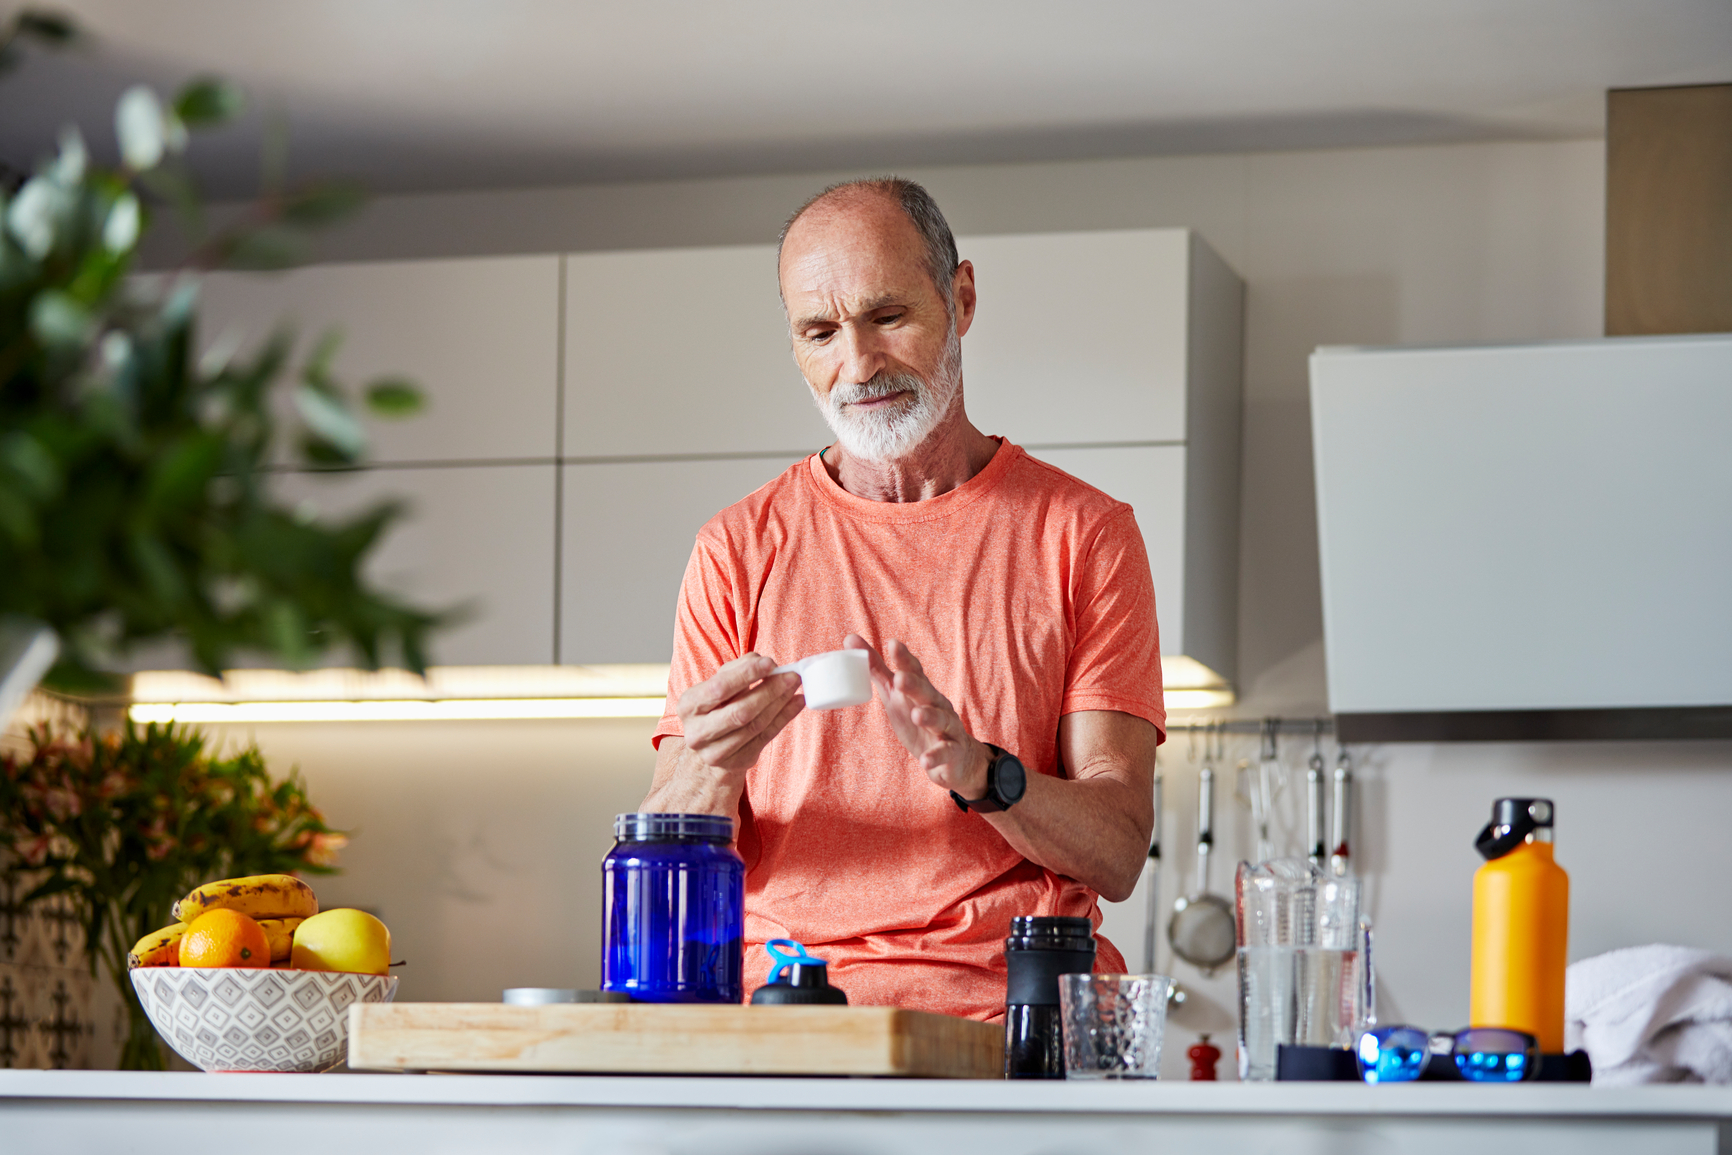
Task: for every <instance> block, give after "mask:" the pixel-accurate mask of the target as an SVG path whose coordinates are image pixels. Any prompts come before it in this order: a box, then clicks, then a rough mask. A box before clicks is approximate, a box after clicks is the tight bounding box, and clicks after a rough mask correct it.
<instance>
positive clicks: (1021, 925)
mask: <svg viewBox="0 0 1732 1155" xmlns="http://www.w3.org/2000/svg"><path fill="white" fill-rule="evenodd" d="M1004 949H1005V950H1067V951H1069V950H1074V951H1087V952H1088V953H1089V954H1091V955H1092V954H1093V953H1094V950H1095V928H1094V923H1093V922H1091V921H1089V920H1088V919H1086V918H1071V917H1069V916H1066V915H1043V914H1021V915H1017V916H1016V917H1015V918H1013V919H1011V920H1010V937H1008V938H1006V939H1005V940H1004Z"/></svg>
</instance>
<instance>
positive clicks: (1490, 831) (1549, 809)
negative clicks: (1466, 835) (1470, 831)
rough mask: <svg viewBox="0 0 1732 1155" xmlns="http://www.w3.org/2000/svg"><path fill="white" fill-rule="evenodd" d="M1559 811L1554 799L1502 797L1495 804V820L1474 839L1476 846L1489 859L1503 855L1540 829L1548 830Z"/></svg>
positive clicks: (1493, 813)
mask: <svg viewBox="0 0 1732 1155" xmlns="http://www.w3.org/2000/svg"><path fill="white" fill-rule="evenodd" d="M1556 816H1557V810H1556V808H1555V807H1553V806H1552V800H1551V799H1550V798H1499V799H1498V800H1497V801H1496V802H1494V803H1492V807H1491V821H1490V822H1488V823H1487V824H1486V826H1485V828H1484V829H1483V830H1481V831H1480V832H1479V837H1478V838H1476V839H1474V842H1473V846H1474V849H1475V850H1477V851H1479V852H1480V854H1482V855H1484V856H1485V857H1486V858H1487V859H1488V860H1489V859H1493V858H1502V857H1503V856H1504V855H1506V854H1508V853H1509V852H1510V851H1512V850H1514V849H1515V848H1516V847H1518V846H1520V845H1521V844H1522V843H1524V842H1526V841H1527V839H1528V835H1530V834H1533V833H1535V832H1536V831H1546V832H1548V833H1547V834H1546V835H1545V837H1546V838H1549V837H1550V833H1549V832H1550V831H1551V829H1552V823H1553V821H1554V820H1555V818H1556Z"/></svg>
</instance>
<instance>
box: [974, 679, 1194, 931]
mask: <svg viewBox="0 0 1732 1155" xmlns="http://www.w3.org/2000/svg"><path fill="white" fill-rule="evenodd" d="M1159 740H1160V734H1159V732H1158V731H1156V729H1155V727H1154V726H1153V725H1151V724H1150V723H1149V722H1147V721H1145V720H1144V719H1142V718H1138V717H1136V716H1134V715H1131V714H1124V713H1120V712H1119V711H1116V710H1083V711H1078V712H1076V713H1071V714H1066V715H1064V716H1063V717H1062V718H1060V719H1059V727H1058V748H1059V749H1058V753H1059V762H1060V764H1061V765H1063V766H1064V767H1065V772H1066V777H1065V778H1062V779H1061V778H1053V777H1050V776H1049V775H1046V774H1029V775H1028V788H1027V790H1026V792H1025V793H1024V794H1023V797H1022V801H1020V802H1018V803H1017V804H1016V805H1015V806H1012V807H1011V808H1010V809H1009V810H1004V811H1000V812H998V813H996V814H983V815H981V817H982V818H984V819H985V820H986V821H988V822H990V823H992V825H993V827H994V828H995V829H997V830H998V832H999V833H1000V834H1002V835H1003V836H1004V839H1005V841H1006V842H1009V843H1010V844H1011V845H1012V846H1014V847H1015V848H1016V849H1017V850H1019V851H1021V852H1022V854H1023V856H1024V857H1026V858H1028V859H1029V860H1030V861H1031V862H1038V863H1039V864H1040V865H1042V866H1044V867H1046V868H1047V869H1048V870H1051V871H1053V872H1054V873H1057V874H1063V875H1065V876H1067V877H1070V878H1074V879H1076V880H1077V881H1078V882H1080V883H1083V884H1084V885H1085V886H1089V887H1092V888H1093V889H1095V890H1096V891H1099V892H1100V895H1101V897H1102V898H1105V899H1107V900H1108V901H1109V902H1122V901H1124V900H1125V899H1126V898H1128V897H1130V893H1131V891H1132V890H1133V889H1134V888H1135V887H1136V885H1137V878H1138V876H1139V875H1140V874H1141V873H1142V869H1143V860H1144V859H1145V858H1146V857H1147V856H1148V852H1149V838H1150V835H1151V834H1152V833H1153V830H1154V823H1155V813H1154V810H1155V807H1154V774H1155V747H1156V744H1157V743H1158V742H1159ZM984 791H985V786H984V776H982V786H981V789H980V790H979V791H977V792H974V793H970V794H966V795H964V797H969V798H977V797H980V795H981V794H982V793H984Z"/></svg>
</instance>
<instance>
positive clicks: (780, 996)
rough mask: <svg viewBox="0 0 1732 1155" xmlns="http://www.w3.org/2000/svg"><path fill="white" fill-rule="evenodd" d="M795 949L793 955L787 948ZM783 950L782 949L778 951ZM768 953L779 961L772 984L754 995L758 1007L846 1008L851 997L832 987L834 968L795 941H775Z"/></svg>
mask: <svg viewBox="0 0 1732 1155" xmlns="http://www.w3.org/2000/svg"><path fill="white" fill-rule="evenodd" d="M790 947H791V948H793V949H792V951H791V952H790V951H789V950H788V949H786V948H790ZM778 948H781V949H778ZM764 949H765V950H766V951H768V952H769V955H770V957H771V958H773V959H775V960H776V965H775V967H774V969H772V970H771V971H770V981H769V982H767V983H765V984H764V985H763V986H761V987H759V988H758V989H757V990H755V991H753V992H752V1005H753V1006H755V1007H777V1006H782V1007H786V1006H800V1005H806V1006H812V1005H818V1006H838V1007H839V1006H846V1005H847V1004H848V996H847V994H845V993H844V992H843V991H842V990H841V988H839V987H833V986H831V985H830V968H829V966H828V965H827V964H826V963H825V962H824V960H823V959H819V958H813V957H812V956H811V955H809V954H807V953H806V948H805V947H804V946H801V945H800V944H799V943H797V942H795V941H794V940H793V939H787V938H773V939H771V940H770V941H769V942H767V943H765V944H764Z"/></svg>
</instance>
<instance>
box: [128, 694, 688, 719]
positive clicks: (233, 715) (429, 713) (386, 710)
mask: <svg viewBox="0 0 1732 1155" xmlns="http://www.w3.org/2000/svg"><path fill="white" fill-rule="evenodd" d="M666 703H667V699H666V698H663V697H655V698H438V699H413V698H405V699H398V700H395V701H393V700H390V699H378V700H374V701H361V702H335V701H324V702H320V701H307V702H137V703H134V704H133V705H132V706H131V707H129V708H128V710H127V716H128V717H130V718H131V719H132V720H133V721H134V722H196V723H202V724H206V725H228V724H238V723H250V722H434V721H447V722H465V721H467V722H473V721H529V720H533V719H537V718H659V717H661V713H662V708H663V707H664V706H665V705H666Z"/></svg>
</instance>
